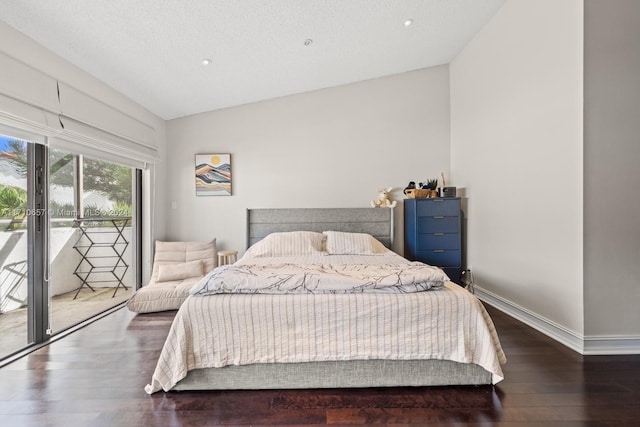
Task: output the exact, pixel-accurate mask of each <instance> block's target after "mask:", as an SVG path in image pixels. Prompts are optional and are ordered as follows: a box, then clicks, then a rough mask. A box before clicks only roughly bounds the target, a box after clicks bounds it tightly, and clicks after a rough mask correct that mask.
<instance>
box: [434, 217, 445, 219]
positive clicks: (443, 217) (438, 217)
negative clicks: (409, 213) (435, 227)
mask: <svg viewBox="0 0 640 427" xmlns="http://www.w3.org/2000/svg"><path fill="white" fill-rule="evenodd" d="M433 218H434V219H444V216H434V217H433Z"/></svg>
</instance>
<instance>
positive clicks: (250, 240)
mask: <svg viewBox="0 0 640 427" xmlns="http://www.w3.org/2000/svg"><path fill="white" fill-rule="evenodd" d="M280 231H317V232H322V231H346V232H351V233H368V234H371V235H372V236H373V237H375V238H376V239H378V240H379V241H380V242H382V243H383V244H384V245H385V246H386V247H387V248H390V249H391V248H392V246H393V209H391V208H293V209H247V247H249V246H251V245H253V244H254V243H256V242H257V241H259V240H261V239H263V238H264V237H265V236H267V235H268V234H270V233H274V232H280Z"/></svg>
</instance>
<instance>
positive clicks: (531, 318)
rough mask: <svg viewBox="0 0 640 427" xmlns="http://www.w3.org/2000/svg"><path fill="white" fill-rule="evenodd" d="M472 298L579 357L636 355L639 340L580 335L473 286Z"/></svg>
mask: <svg viewBox="0 0 640 427" xmlns="http://www.w3.org/2000/svg"><path fill="white" fill-rule="evenodd" d="M475 295H476V296H477V297H478V298H479V299H480V300H481V301H483V302H485V303H487V304H489V305H491V306H493V307H495V308H497V309H498V310H500V311H502V312H504V313H506V314H508V315H509V316H511V317H513V318H514V319H517V320H519V321H521V322H522V323H524V324H526V325H528V326H531V327H532V328H533V329H535V330H537V331H539V332H542V333H543V334H545V335H547V336H548V337H551V338H553V339H554V340H556V341H558V342H559V343H561V344H564V345H565V346H567V347H569V348H570V349H572V350H574V351H576V352H578V353H580V354H584V355H605V354H608V355H617V354H640V337H636V336H582V335H580V334H577V333H575V332H573V331H571V330H569V329H567V328H565V327H564V326H561V325H558V324H557V323H555V322H553V321H551V320H549V319H547V318H545V317H543V316H540V315H539V314H536V313H534V312H532V311H530V310H528V309H526V308H524V307H521V306H519V305H518V304H515V303H514V302H512V301H509V300H507V299H505V298H502V297H500V296H498V295H496V294H494V293H492V292H490V291H487V290H486V289H483V288H481V287H478V286H475Z"/></svg>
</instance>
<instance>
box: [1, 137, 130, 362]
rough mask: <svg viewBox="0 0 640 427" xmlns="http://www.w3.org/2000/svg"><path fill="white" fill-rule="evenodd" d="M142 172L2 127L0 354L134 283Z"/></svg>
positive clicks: (125, 294) (96, 309)
mask: <svg viewBox="0 0 640 427" xmlns="http://www.w3.org/2000/svg"><path fill="white" fill-rule="evenodd" d="M43 141H44V139H42V141H41V142H43ZM140 174H141V172H140V170H138V169H135V168H132V167H130V166H125V165H122V164H118V163H116V162H113V161H106V160H102V159H98V158H93V157H88V156H86V155H83V154H82V153H79V152H73V151H69V150H62V149H58V148H55V147H53V148H52V147H49V146H47V145H45V144H43V143H34V142H29V141H25V140H22V139H18V138H13V137H11V136H9V135H0V361H1V360H2V359H6V358H7V357H8V356H10V355H12V354H14V353H17V352H19V351H20V350H23V349H25V348H26V347H28V346H29V345H32V344H35V343H40V342H43V341H46V340H47V339H48V338H49V337H50V336H51V335H55V334H56V333H59V332H61V331H63V330H66V329H68V328H69V327H72V326H74V325H76V324H78V323H80V322H82V321H84V320H86V319H88V318H90V317H93V316H95V315H96V314H99V313H101V312H104V311H105V310H109V309H110V308H112V307H114V306H116V305H118V304H120V303H122V302H123V301H126V300H127V299H128V298H129V296H130V295H131V293H132V292H133V291H134V290H135V289H136V288H137V286H138V285H139V278H138V274H137V273H138V272H139V268H138V264H139V262H140V261H139V248H140V245H139V241H138V240H139V238H140V235H139V222H138V221H137V216H138V215H136V214H135V213H136V212H139V206H138V205H137V201H138V200H139V189H140V179H139V177H140Z"/></svg>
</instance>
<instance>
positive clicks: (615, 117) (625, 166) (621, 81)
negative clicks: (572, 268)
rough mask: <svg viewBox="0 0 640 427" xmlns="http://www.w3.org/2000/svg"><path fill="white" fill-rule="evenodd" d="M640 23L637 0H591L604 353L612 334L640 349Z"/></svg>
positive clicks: (590, 195) (595, 338) (590, 205)
mask: <svg viewBox="0 0 640 427" xmlns="http://www.w3.org/2000/svg"><path fill="white" fill-rule="evenodd" d="M639 21H640V2H638V1H636V0H615V1H608V2H601V1H595V0H587V1H586V2H585V138H584V147H585V194H584V209H585V227H584V228H585V245H584V246H585V335H587V340H588V341H587V344H588V345H587V347H588V350H590V351H591V350H593V351H596V352H597V349H598V347H600V346H602V345H610V344H607V342H609V343H610V342H611V338H615V339H618V340H620V339H625V338H626V339H629V338H631V339H635V345H634V347H635V352H636V353H637V352H638V349H639V348H640V309H639V308H638V303H639V302H640V284H639V278H640V262H638V261H639V260H640V198H639V197H638V196H637V193H638V188H640V168H639V167H638V161H639V160H640V143H639V139H638V138H639V137H638V135H640V120H638V111H640V49H639V48H638V46H639V44H640V25H638V23H639ZM602 338H605V339H604V340H602ZM599 341H602V342H599ZM594 347H595V348H594Z"/></svg>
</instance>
